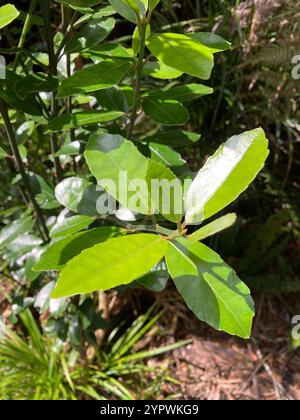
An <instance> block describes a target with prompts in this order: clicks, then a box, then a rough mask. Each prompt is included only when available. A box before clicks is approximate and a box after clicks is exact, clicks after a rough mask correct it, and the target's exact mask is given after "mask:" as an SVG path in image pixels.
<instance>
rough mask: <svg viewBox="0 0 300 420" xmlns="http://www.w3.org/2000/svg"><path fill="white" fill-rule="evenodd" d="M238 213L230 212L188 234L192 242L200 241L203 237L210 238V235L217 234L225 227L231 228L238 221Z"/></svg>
mask: <svg viewBox="0 0 300 420" xmlns="http://www.w3.org/2000/svg"><path fill="white" fill-rule="evenodd" d="M236 219H237V217H236V214H235V213H229V214H226V216H223V217H220V218H219V219H217V220H214V221H213V222H211V223H209V224H208V225H206V226H203V227H202V228H201V229H199V230H197V231H196V232H194V233H192V234H191V235H189V236H188V239H189V240H190V241H192V242H199V241H202V240H203V239H206V238H209V237H210V236H213V235H215V234H216V233H219V232H222V231H223V230H225V229H228V228H230V227H231V226H232V225H234V224H235V222H236Z"/></svg>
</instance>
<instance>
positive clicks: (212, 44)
mask: <svg viewBox="0 0 300 420" xmlns="http://www.w3.org/2000/svg"><path fill="white" fill-rule="evenodd" d="M188 36H189V37H190V38H192V39H194V40H196V41H199V42H201V44H203V45H205V46H206V47H208V48H209V49H210V50H211V52H212V53H217V52H220V51H225V50H228V49H229V48H230V47H231V44H230V42H228V41H226V40H225V39H224V38H222V37H221V36H220V35H217V34H214V33H211V32H195V33H190V34H188Z"/></svg>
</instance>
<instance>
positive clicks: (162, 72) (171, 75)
mask: <svg viewBox="0 0 300 420" xmlns="http://www.w3.org/2000/svg"><path fill="white" fill-rule="evenodd" d="M143 73H144V74H146V75H149V76H151V77H153V78H154V79H163V80H167V79H177V78H178V77H180V76H182V75H183V72H182V71H179V70H177V69H174V68H173V67H170V66H167V65H166V64H164V63H161V62H159V61H158V62H157V61H148V62H147V63H146V64H145V65H144V67H143Z"/></svg>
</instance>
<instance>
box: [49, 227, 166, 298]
mask: <svg viewBox="0 0 300 420" xmlns="http://www.w3.org/2000/svg"><path fill="white" fill-rule="evenodd" d="M167 246H168V243H167V241H166V240H165V239H163V238H162V237H160V236H157V235H152V234H138V235H130V236H124V237H119V238H115V239H110V240H108V241H106V242H104V243H101V244H98V245H95V246H93V247H92V248H89V249H87V250H85V251H83V252H82V253H81V254H80V255H78V256H77V257H75V258H73V259H72V260H71V261H70V262H68V263H67V265H66V266H65V268H64V269H63V271H62V272H61V275H60V277H59V279H58V282H57V285H56V288H55V290H54V291H53V293H52V297H53V298H60V297H64V296H72V295H77V294H81V293H91V292H94V291H96V290H108V289H111V288H113V287H116V286H119V285H121V284H129V283H131V282H132V281H133V280H136V279H137V278H139V277H141V276H142V275H144V274H146V273H147V272H148V271H149V270H151V268H152V267H154V266H155V265H156V264H157V263H158V262H159V261H160V260H161V259H162V258H163V256H164V254H165V252H166V250H167Z"/></svg>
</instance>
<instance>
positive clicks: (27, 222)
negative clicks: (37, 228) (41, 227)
mask: <svg viewBox="0 0 300 420" xmlns="http://www.w3.org/2000/svg"><path fill="white" fill-rule="evenodd" d="M33 223H34V222H33V219H32V217H31V216H28V215H26V214H25V215H22V216H21V217H20V218H18V219H17V220H15V221H14V222H12V223H10V224H9V225H7V226H5V227H4V228H3V229H2V230H1V232H0V247H3V246H5V245H7V244H9V243H10V242H12V241H13V240H14V239H16V238H17V237H18V236H19V235H22V234H23V233H27V232H28V231H29V230H30V229H31V228H32V226H33Z"/></svg>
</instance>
